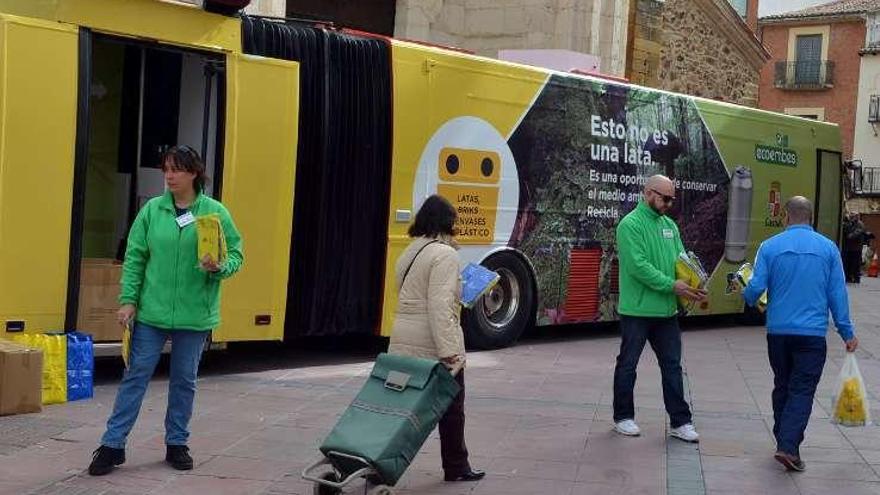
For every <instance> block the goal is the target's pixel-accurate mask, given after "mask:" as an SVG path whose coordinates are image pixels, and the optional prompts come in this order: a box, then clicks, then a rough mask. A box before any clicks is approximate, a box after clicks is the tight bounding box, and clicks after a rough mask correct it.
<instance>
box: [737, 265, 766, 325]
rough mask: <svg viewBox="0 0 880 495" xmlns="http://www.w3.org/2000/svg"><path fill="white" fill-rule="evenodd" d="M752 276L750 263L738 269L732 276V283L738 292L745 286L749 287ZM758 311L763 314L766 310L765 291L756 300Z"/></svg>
mask: <svg viewBox="0 0 880 495" xmlns="http://www.w3.org/2000/svg"><path fill="white" fill-rule="evenodd" d="M753 274H754V269H753V268H752V264H751V263H743V265H742V266H741V267H739V269H737V271H736V272H735V273H734V274H733V283H734V284H735V285H736V287H737V288H738V289H739V290H744V289H745V288H746V286H747V285H749V281H750V280H752V275H753ZM757 307H758V311H760V312H762V313H763V312H764V311H766V310H767V291H766V290H765V291H764V293H763V294H761V297H759V298H758V303H757Z"/></svg>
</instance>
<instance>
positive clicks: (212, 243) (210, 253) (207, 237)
mask: <svg viewBox="0 0 880 495" xmlns="http://www.w3.org/2000/svg"><path fill="white" fill-rule="evenodd" d="M196 232H197V233H198V236H199V244H198V246H199V247H198V249H199V251H198V255H199V261H201V260H203V259H205V257H208V258H210V259H211V260H213V261H214V262H215V263H217V264H218V265H222V264H223V263H224V262H225V261H226V236H225V235H223V225H222V224H221V223H220V215H218V214H216V213H211V214H209V215H201V216H198V217H196Z"/></svg>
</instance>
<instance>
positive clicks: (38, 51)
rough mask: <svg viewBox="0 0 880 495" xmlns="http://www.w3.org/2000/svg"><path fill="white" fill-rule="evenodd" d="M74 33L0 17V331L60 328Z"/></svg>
mask: <svg viewBox="0 0 880 495" xmlns="http://www.w3.org/2000/svg"><path fill="white" fill-rule="evenodd" d="M77 40H78V35H77V29H76V28H75V27H70V26H65V25H63V24H58V23H54V22H45V21H39V20H32V19H25V18H20V17H14V16H0V322H3V325H4V327H0V332H5V331H6V330H7V329H9V328H10V325H11V326H12V327H15V326H17V323H15V322H19V321H20V322H24V330H25V331H26V332H29V333H33V332H44V331H47V330H59V329H62V328H63V325H64V317H65V307H66V303H67V270H68V257H69V253H70V218H71V201H72V196H73V163H74V148H75V140H76V115H77V53H78V52H77Z"/></svg>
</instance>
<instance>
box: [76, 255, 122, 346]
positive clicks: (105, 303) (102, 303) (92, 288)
mask: <svg viewBox="0 0 880 495" xmlns="http://www.w3.org/2000/svg"><path fill="white" fill-rule="evenodd" d="M121 278H122V265H121V264H120V263H119V262H118V261H116V260H113V259H104V258H83V260H82V265H81V267H80V285H79V310H78V311H77V315H78V317H77V322H76V326H77V330H79V331H81V332H85V333H88V334H91V335H92V338H93V339H94V341H95V342H119V341H120V340H122V327H120V326H119V323H118V322H117V321H116V311H118V310H119V301H118V299H119V281H120V279H121Z"/></svg>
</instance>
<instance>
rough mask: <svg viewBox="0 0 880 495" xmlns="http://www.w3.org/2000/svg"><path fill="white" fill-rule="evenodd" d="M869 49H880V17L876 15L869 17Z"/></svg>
mask: <svg viewBox="0 0 880 495" xmlns="http://www.w3.org/2000/svg"><path fill="white" fill-rule="evenodd" d="M867 27H868V40H867V43H866V45H867V47H868V48H878V47H880V15H877V14H874V15H872V16H870V17H868V26H867Z"/></svg>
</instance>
